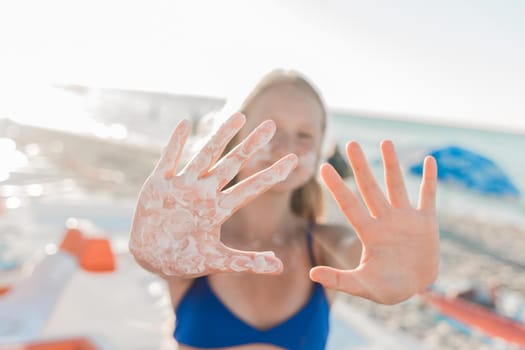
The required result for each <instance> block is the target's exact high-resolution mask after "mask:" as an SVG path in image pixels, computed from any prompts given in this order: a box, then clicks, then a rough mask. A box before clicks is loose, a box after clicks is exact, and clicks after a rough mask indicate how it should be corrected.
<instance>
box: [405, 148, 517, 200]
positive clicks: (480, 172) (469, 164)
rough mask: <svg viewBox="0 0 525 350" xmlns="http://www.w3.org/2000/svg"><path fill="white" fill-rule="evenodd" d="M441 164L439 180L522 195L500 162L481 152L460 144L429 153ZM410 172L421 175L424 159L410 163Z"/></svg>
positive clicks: (495, 192)
mask: <svg viewBox="0 0 525 350" xmlns="http://www.w3.org/2000/svg"><path fill="white" fill-rule="evenodd" d="M428 154H429V155H431V156H433V157H434V158H435V159H436V161H437V164H438V180H439V181H443V182H450V183H458V184H460V185H462V186H464V187H466V188H468V189H471V190H473V191H476V192H479V193H483V194H489V195H496V196H510V197H519V196H520V191H519V190H518V188H517V187H516V186H515V185H514V184H513V183H512V182H511V181H510V179H509V177H508V176H507V175H506V174H505V173H504V172H503V171H502V170H501V169H500V168H499V167H498V166H497V165H496V163H495V162H494V161H492V160H490V159H488V158H486V157H484V156H482V155H480V154H477V153H474V152H472V151H469V150H467V149H464V148H461V147H458V146H447V147H444V148H440V149H435V150H432V151H430V152H429V153H428ZM409 171H410V172H411V173H413V174H417V175H421V174H422V172H423V162H422V161H420V162H418V163H416V164H413V165H412V166H410V168H409Z"/></svg>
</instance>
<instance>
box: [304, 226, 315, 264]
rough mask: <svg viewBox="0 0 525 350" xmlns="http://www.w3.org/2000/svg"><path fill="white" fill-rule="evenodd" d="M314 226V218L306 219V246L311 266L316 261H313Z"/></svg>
mask: <svg viewBox="0 0 525 350" xmlns="http://www.w3.org/2000/svg"><path fill="white" fill-rule="evenodd" d="M314 226H315V221H314V220H309V221H308V229H307V230H306V247H307V248H308V255H309V256H310V263H311V264H312V266H316V265H317V262H316V261H315V255H314V247H313V241H314V237H313V230H314Z"/></svg>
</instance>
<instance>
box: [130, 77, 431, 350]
mask: <svg viewBox="0 0 525 350" xmlns="http://www.w3.org/2000/svg"><path fill="white" fill-rule="evenodd" d="M240 111H241V112H242V114H241V113H236V114H234V115H233V116H232V117H231V118H230V119H228V120H227V121H226V122H225V123H224V124H223V125H222V126H221V127H220V128H219V129H218V131H217V132H216V134H215V135H214V136H213V137H212V138H211V139H210V141H209V142H208V143H207V144H206V145H205V146H204V147H203V149H202V150H201V151H200V152H199V153H198V154H197V155H196V156H195V157H194V158H193V159H192V160H191V161H189V163H188V164H187V165H186V166H185V167H184V168H183V169H182V170H180V171H179V172H177V165H178V164H177V163H178V159H179V157H180V154H181V151H182V148H183V145H184V143H185V141H186V139H187V137H188V134H189V132H190V125H189V123H188V122H187V121H182V122H180V123H179V124H178V125H177V127H176V128H175V131H174V132H173V135H172V137H171V139H170V141H169V143H168V145H167V147H166V148H165V149H164V151H163V153H162V156H161V159H160V161H159V163H158V165H157V167H156V168H155V170H154V171H153V173H152V174H151V176H150V177H149V178H148V179H147V181H146V183H145V184H144V187H143V189H142V191H141V193H140V196H139V200H138V204H137V209H136V212H135V216H134V220H133V225H132V229H131V236H130V250H131V252H132V253H133V254H134V256H135V258H136V260H137V261H138V263H139V264H140V265H141V266H143V267H144V268H146V269H148V270H149V271H152V272H154V273H157V274H159V275H160V276H162V277H164V278H165V279H166V281H167V282H168V284H169V289H170V294H171V300H172V303H173V307H174V308H175V312H176V316H177V321H176V326H175V332H174V336H175V339H176V340H177V341H178V343H179V347H180V349H196V348H220V349H236V350H239V349H243V350H248V349H282V348H286V349H323V348H324V347H325V344H326V339H327V335H328V328H329V327H328V318H329V307H330V305H331V303H332V302H333V299H334V292H335V291H336V290H339V291H342V292H345V293H349V294H352V295H355V296H359V297H363V298H367V299H370V300H373V301H375V302H379V303H384V304H393V303H397V302H400V301H403V300H405V299H407V298H409V297H411V296H412V295H414V294H415V293H417V292H419V291H422V290H424V289H425V288H426V287H428V286H429V285H430V284H431V283H432V282H433V281H434V280H435V278H436V276H437V271H438V254H439V238H438V227H437V220H436V215H435V192H436V164H435V161H434V160H433V159H432V158H430V157H429V158H427V159H426V160H425V168H424V169H425V170H424V175H423V180H422V186H421V193H420V203H419V206H418V208H417V209H415V208H412V207H411V205H410V203H409V199H408V195H407V193H406V189H405V186H404V183H403V178H402V175H401V170H400V167H399V165H398V161H397V157H396V154H395V151H394V147H393V144H392V142H390V141H384V142H383V143H382V145H381V151H382V155H383V160H384V165H385V179H386V185H387V192H388V193H387V197H385V196H384V195H383V193H382V191H381V189H380V187H379V186H378V184H377V183H376V181H375V179H374V177H373V175H372V173H371V171H370V168H369V167H368V164H367V162H366V160H365V157H364V154H363V152H362V150H361V148H360V147H359V145H358V144H357V143H355V142H350V143H349V144H348V146H347V153H348V157H349V161H350V163H351V165H352V169H353V172H354V176H355V179H356V182H357V185H358V187H359V190H360V192H361V195H362V197H363V199H364V202H365V203H366V207H365V206H364V205H363V203H362V202H361V201H360V199H359V198H358V197H357V196H356V194H354V193H353V192H352V191H350V190H349V189H348V188H347V187H346V186H345V185H344V182H343V181H342V179H341V178H340V177H339V176H338V175H337V173H336V171H335V170H334V169H333V168H332V167H331V166H330V165H328V164H324V165H323V166H322V167H321V176H322V178H323V180H324V182H325V184H326V185H327V186H328V189H329V190H330V191H331V193H332V195H333V196H334V198H335V200H336V201H337V203H338V204H339V206H340V208H341V210H342V211H343V212H344V214H345V215H346V217H347V218H348V220H349V222H350V223H351V224H352V226H353V227H354V229H355V232H356V234H357V238H358V239H356V238H355V236H354V235H353V234H352V233H351V231H350V230H349V229H348V228H347V227H342V226H334V225H325V224H321V223H319V222H317V221H316V219H318V218H319V217H320V215H321V211H322V205H321V203H322V199H321V193H322V192H321V189H320V187H319V184H318V183H317V180H316V172H317V167H318V163H319V158H320V149H321V143H322V139H323V133H324V129H325V124H326V110H325V106H324V104H323V101H322V99H321V97H320V95H319V94H318V92H317V91H316V89H315V88H314V87H313V86H312V84H310V83H309V82H308V81H307V80H306V79H305V78H304V77H302V76H301V75H300V74H298V73H295V72H287V71H282V70H277V71H273V72H271V73H270V74H268V75H267V76H266V77H264V78H263V79H262V80H261V82H260V83H259V84H258V85H257V86H256V87H255V89H254V90H253V91H252V92H251V93H250V94H249V95H248V97H247V98H246V99H245V101H244V103H243V104H242V106H241V108H240ZM244 115H246V117H244ZM243 124H245V125H244V127H243ZM236 134H237V135H236ZM235 135H236V136H235ZM272 136H273V137H272ZM232 138H233V140H232ZM230 140H232V141H230ZM238 141H241V142H240V143H239V144H238V145H237V146H235V147H233V146H232V145H235V144H237V142H238ZM224 154H225V155H224ZM221 156H222V157H221ZM248 202H249V203H248ZM367 207H368V210H367Z"/></svg>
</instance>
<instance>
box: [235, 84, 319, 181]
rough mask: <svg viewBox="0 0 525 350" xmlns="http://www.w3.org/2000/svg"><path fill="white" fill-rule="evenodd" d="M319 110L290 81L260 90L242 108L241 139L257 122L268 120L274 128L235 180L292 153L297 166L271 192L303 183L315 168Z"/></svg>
mask: <svg viewBox="0 0 525 350" xmlns="http://www.w3.org/2000/svg"><path fill="white" fill-rule="evenodd" d="M323 118H324V117H323V109H322V108H321V106H320V105H319V102H318V101H317V99H316V98H314V97H313V96H312V95H311V93H310V92H307V91H305V90H303V89H302V88H300V87H297V86H294V85H292V84H280V85H276V86H274V87H270V88H269V89H267V90H265V91H264V92H262V93H261V94H260V95H259V96H257V97H256V98H255V100H254V101H253V102H252V104H251V105H250V106H249V107H248V110H247V111H246V119H247V121H246V125H245V127H244V128H243V129H242V130H241V131H240V133H239V136H240V138H239V139H240V140H242V139H243V138H245V137H246V136H247V135H248V134H249V133H250V131H252V130H253V129H254V128H255V127H256V126H257V125H259V124H260V123H261V122H263V121H265V120H267V119H272V120H273V121H274V122H275V124H276V126H277V130H276V132H275V135H274V137H273V138H272V140H271V141H270V142H269V143H268V144H267V145H266V146H265V147H264V148H263V149H262V150H260V151H259V152H258V153H257V154H256V155H254V156H253V157H252V159H250V160H249V161H248V162H247V163H246V164H245V166H244V167H243V168H242V169H241V171H240V172H239V175H238V180H242V179H244V178H246V177H248V176H250V175H252V174H254V173H255V172H257V171H260V170H263V169H264V168H267V167H268V166H270V165H272V164H273V163H274V162H275V161H277V160H278V159H280V158H281V157H283V156H285V155H287V154H289V153H295V154H296V155H297V156H298V157H299V162H298V165H297V168H296V169H295V170H294V171H293V172H292V173H291V174H290V175H289V176H288V178H287V179H286V180H285V181H283V182H281V183H279V184H277V185H275V186H273V187H272V191H293V190H295V189H297V188H299V187H301V186H302V185H304V184H305V183H306V182H307V181H308V180H309V179H310V177H311V176H312V175H314V174H315V172H316V171H317V164H318V160H319V153H320V148H321V142H322V137H323Z"/></svg>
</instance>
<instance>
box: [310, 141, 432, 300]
mask: <svg viewBox="0 0 525 350" xmlns="http://www.w3.org/2000/svg"><path fill="white" fill-rule="evenodd" d="M347 153H348V159H349V160H350V164H351V166H352V169H353V171H354V176H355V180H356V182H357V187H358V188H359V191H360V192H361V195H362V198H363V200H364V202H365V204H366V207H365V205H364V204H363V203H362V202H361V200H360V199H359V198H358V196H357V195H356V194H355V193H353V192H352V191H351V190H350V189H349V188H348V187H347V186H346V185H345V183H344V182H343V180H342V179H341V177H340V176H339V175H338V174H337V172H336V171H335V170H334V169H333V168H332V167H331V166H330V165H328V164H325V165H323V167H322V168H321V176H322V178H323V180H324V182H325V183H326V185H327V186H328V189H329V190H330V192H331V193H332V195H333V197H334V198H335V200H336V201H337V203H338V205H339V207H340V208H341V210H342V211H343V213H344V214H345V216H346V217H347V218H348V221H349V222H350V224H351V225H352V226H353V227H354V229H355V231H356V233H357V236H358V238H359V240H360V241H361V243H362V254H361V261H360V264H359V266H358V267H357V268H355V269H353V270H338V269H333V268H330V267H326V266H318V267H315V268H313V269H312V270H311V271H310V277H311V278H312V280H314V281H317V282H319V283H322V284H323V285H324V286H325V287H327V288H331V289H337V290H340V291H343V292H346V293H349V294H353V295H357V296H361V297H364V298H367V299H370V300H373V301H376V302H379V303H383V304H393V303H397V302H400V301H403V300H405V299H407V298H409V297H411V296H412V295H414V294H415V293H417V292H421V291H423V290H424V289H425V288H427V287H428V286H429V285H430V284H431V283H432V282H433V281H434V280H435V278H436V276H437V273H438V265H439V229H438V224H437V218H436V209H435V199H436V186H437V184H436V182H437V166H436V161H435V160H434V158H432V157H427V158H426V159H425V162H424V170H423V179H422V182H421V188H420V194H419V204H418V207H417V208H413V207H412V206H411V205H410V202H409V198H408V195H407V191H406V188H405V184H404V181H403V176H402V173H401V168H400V166H399V162H398V159H397V155H396V152H395V150H394V145H393V144H392V142H390V141H384V142H383V143H382V144H381V153H382V156H383V164H384V169H385V182H386V189H387V196H385V195H384V194H383V191H382V190H381V188H380V187H379V185H378V183H377V182H376V180H375V178H374V176H373V174H372V172H371V170H370V167H369V166H368V163H367V161H366V159H365V155H364V153H363V151H362V150H361V148H360V146H359V144H357V143H356V142H351V143H349V144H348V146H347ZM367 207H368V208H367Z"/></svg>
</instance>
